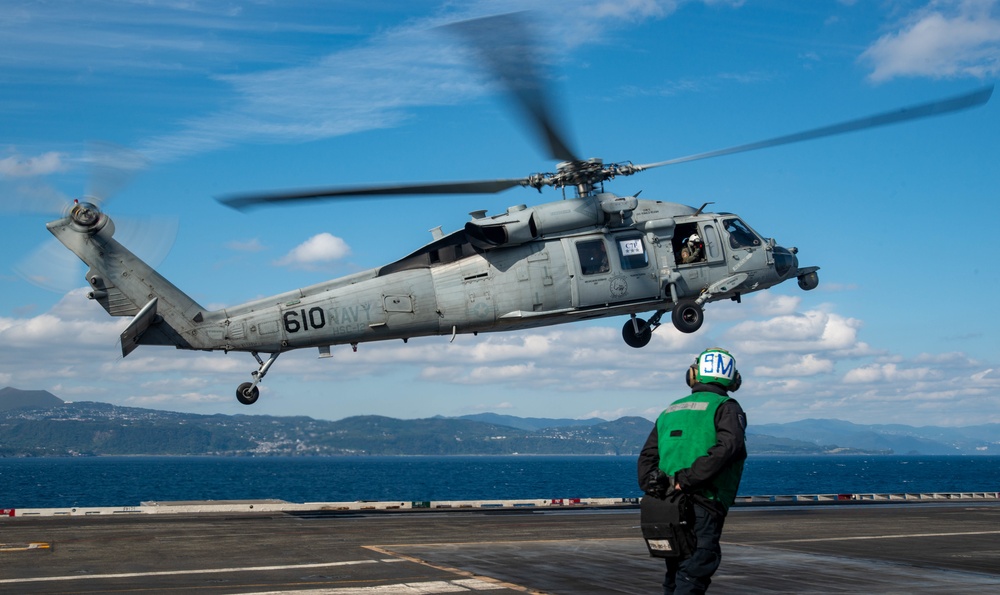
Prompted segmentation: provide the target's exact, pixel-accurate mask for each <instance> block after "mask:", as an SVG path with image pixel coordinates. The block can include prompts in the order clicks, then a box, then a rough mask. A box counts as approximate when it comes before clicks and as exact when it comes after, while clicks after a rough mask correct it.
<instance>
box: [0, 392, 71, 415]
mask: <svg viewBox="0 0 1000 595" xmlns="http://www.w3.org/2000/svg"><path fill="white" fill-rule="evenodd" d="M62 404H63V400H62V399H60V398H59V397H57V396H55V395H53V394H52V393H50V392H49V391H47V390H19V389H16V388H11V387H9V386H8V387H7V388H0V411H7V410H9V409H23V408H25V407H37V408H40V409H44V408H46V407H57V406H59V405H62Z"/></svg>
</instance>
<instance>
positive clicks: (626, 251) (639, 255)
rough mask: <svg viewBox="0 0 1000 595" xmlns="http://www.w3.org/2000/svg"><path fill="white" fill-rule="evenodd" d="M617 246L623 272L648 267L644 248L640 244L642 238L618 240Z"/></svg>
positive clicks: (647, 258)
mask: <svg viewBox="0 0 1000 595" xmlns="http://www.w3.org/2000/svg"><path fill="white" fill-rule="evenodd" d="M617 244H618V257H619V259H620V261H621V263H622V270H623V271H628V270H631V269H642V268H645V267H647V266H649V257H648V256H647V254H646V247H645V246H644V245H643V244H642V238H638V237H636V238H618V241H617Z"/></svg>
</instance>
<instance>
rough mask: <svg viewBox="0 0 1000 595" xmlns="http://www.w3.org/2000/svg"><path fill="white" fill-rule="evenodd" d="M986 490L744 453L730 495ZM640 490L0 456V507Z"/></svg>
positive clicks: (585, 475) (525, 480)
mask: <svg viewBox="0 0 1000 595" xmlns="http://www.w3.org/2000/svg"><path fill="white" fill-rule="evenodd" d="M987 491H992V492H995V491H1000V456H884V455H883V456H867V455H865V456H861V455H825V456H764V455H756V456H751V457H750V458H749V459H748V460H747V462H746V468H745V471H744V474H743V482H742V483H741V485H740V490H739V493H740V495H744V496H764V495H793V494H896V493H925V492H939V493H947V492H987ZM641 495H642V494H641V492H640V491H639V488H638V487H637V484H636V458H635V457H632V456H629V457H617V456H405V457H402V456H394V457H388V456H387V457H377V456H366V457H200V456H199V457H144V456H133V457H67V458H0V509H5V508H6V509H10V508H15V509H16V508H60V507H70V506H73V507H97V506H110V507H119V506H138V505H141V504H142V503H144V502H173V501H202V500H216V501H217V500H262V499H278V500H285V501H287V502H294V503H304V502H355V501H380V502H393V501H399V502H422V501H442V500H494V499H504V500H519V499H556V498H632V497H637V496H641Z"/></svg>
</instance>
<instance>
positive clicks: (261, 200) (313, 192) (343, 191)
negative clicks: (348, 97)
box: [217, 178, 528, 210]
mask: <svg viewBox="0 0 1000 595" xmlns="http://www.w3.org/2000/svg"><path fill="white" fill-rule="evenodd" d="M527 183H528V179H527V178H515V179H509V180H479V181H471V182H428V183H426V184H403V185H399V186H354V187H350V186H349V187H340V188H313V189H304V190H291V191H288V192H274V193H252V194H233V195H229V196H224V197H221V198H219V199H217V200H218V201H219V202H221V203H222V204H224V205H227V206H230V207H232V208H234V209H238V210H244V209H249V208H251V207H256V206H261V205H264V204H270V203H284V202H294V201H305V200H313V199H321V198H356V197H360V196H406V195H422V194H495V193H497V192H502V191H504V190H507V189H508V188H514V187H515V186H526V185H527Z"/></svg>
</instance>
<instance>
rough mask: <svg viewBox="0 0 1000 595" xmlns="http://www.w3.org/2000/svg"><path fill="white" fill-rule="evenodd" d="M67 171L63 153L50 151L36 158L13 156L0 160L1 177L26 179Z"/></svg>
mask: <svg viewBox="0 0 1000 595" xmlns="http://www.w3.org/2000/svg"><path fill="white" fill-rule="evenodd" d="M65 169H67V166H66V162H65V158H64V156H63V154H62V153H57V152H55V151H49V152H48V153H43V154H41V155H37V156H34V157H23V156H21V155H11V156H9V157H5V158H3V159H0V176H3V177H8V178H25V177H34V176H44V175H48V174H52V173H56V172H60V171H64V170H65Z"/></svg>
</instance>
